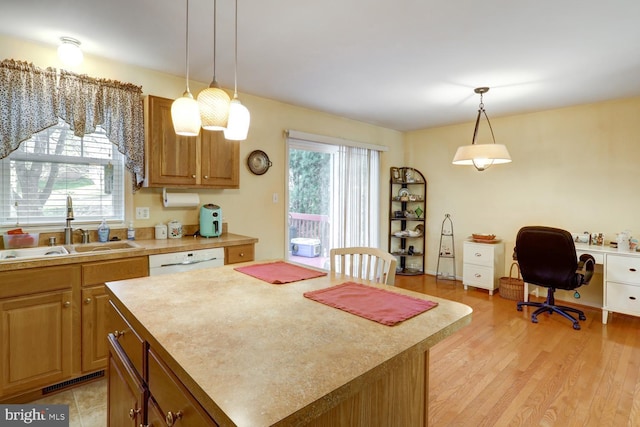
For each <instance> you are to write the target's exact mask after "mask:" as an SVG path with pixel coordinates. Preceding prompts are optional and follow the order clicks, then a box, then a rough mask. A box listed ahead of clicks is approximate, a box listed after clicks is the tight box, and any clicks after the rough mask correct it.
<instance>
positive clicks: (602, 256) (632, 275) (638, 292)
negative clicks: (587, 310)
mask: <svg viewBox="0 0 640 427" xmlns="http://www.w3.org/2000/svg"><path fill="white" fill-rule="evenodd" d="M575 245H576V254H577V255H578V257H580V255H582V254H590V255H592V256H593V258H594V259H595V260H596V264H601V265H602V266H603V272H604V277H603V283H602V292H603V295H602V323H604V324H606V323H607V319H608V317H609V312H610V311H613V312H616V313H624V314H630V315H632V316H640V252H632V251H629V250H621V249H614V248H612V247H610V246H590V245H588V244H586V243H576V244H575ZM524 300H525V301H528V300H529V285H528V283H526V282H525V284H524Z"/></svg>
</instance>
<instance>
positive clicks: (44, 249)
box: [0, 246, 69, 262]
mask: <svg viewBox="0 0 640 427" xmlns="http://www.w3.org/2000/svg"><path fill="white" fill-rule="evenodd" d="M64 255H69V251H68V250H67V249H66V248H65V247H64V246H39V247H36V248H22V249H5V250H2V251H0V262H1V261H16V260H23V259H29V258H49V257H57V256H64Z"/></svg>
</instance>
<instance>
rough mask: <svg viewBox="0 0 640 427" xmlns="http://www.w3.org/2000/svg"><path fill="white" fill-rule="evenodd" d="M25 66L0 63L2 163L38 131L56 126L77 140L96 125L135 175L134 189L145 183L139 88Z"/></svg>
mask: <svg viewBox="0 0 640 427" xmlns="http://www.w3.org/2000/svg"><path fill="white" fill-rule="evenodd" d="M57 77H58V73H57V71H56V70H55V69H54V68H47V69H46V70H42V69H40V68H38V67H35V66H33V65H32V64H28V63H26V62H21V61H14V60H4V61H2V63H0V114H1V116H0V159H1V158H4V157H7V156H8V155H9V154H10V153H11V152H12V151H14V150H15V149H17V148H18V146H19V145H20V143H21V142H22V141H25V140H27V139H29V138H30V137H31V135H33V134H34V133H36V132H39V131H41V130H43V129H45V128H47V127H49V126H53V125H54V124H56V123H57V122H58V117H59V118H61V119H63V120H64V121H65V122H66V123H68V124H69V126H70V127H71V129H72V130H73V132H74V134H75V135H76V136H83V135H85V134H88V133H92V132H95V130H96V127H97V126H98V125H100V126H101V127H102V128H103V129H104V130H105V132H106V135H107V138H108V139H109V141H111V142H112V143H113V144H115V145H116V146H117V147H118V151H119V152H120V153H122V154H123V155H124V156H125V158H126V160H125V165H126V168H127V170H128V171H130V172H131V173H132V175H133V178H134V179H133V183H134V190H135V189H137V188H139V187H140V186H141V185H142V181H143V180H144V109H143V103H142V87H141V86H136V85H133V84H130V83H122V82H118V81H115V80H107V79H98V78H93V77H89V76H86V75H78V74H75V73H72V72H69V71H65V70H60V72H59V79H58V86H57V87H56V78H57Z"/></svg>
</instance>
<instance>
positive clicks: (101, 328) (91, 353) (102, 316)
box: [82, 285, 109, 372]
mask: <svg viewBox="0 0 640 427" xmlns="http://www.w3.org/2000/svg"><path fill="white" fill-rule="evenodd" d="M108 307H109V297H108V296H107V292H106V291H105V288H104V285H102V286H93V287H90V288H86V289H83V290H82V371H83V372H89V371H95V370H99V369H102V368H104V367H105V366H106V364H107V358H108V357H109V347H108V346H107V339H106V336H107V327H108V325H107V308H108Z"/></svg>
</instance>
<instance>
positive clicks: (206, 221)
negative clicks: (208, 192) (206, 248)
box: [200, 203, 222, 237]
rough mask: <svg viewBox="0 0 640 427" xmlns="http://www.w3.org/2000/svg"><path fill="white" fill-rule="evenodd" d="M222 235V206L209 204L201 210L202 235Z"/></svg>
mask: <svg viewBox="0 0 640 427" xmlns="http://www.w3.org/2000/svg"><path fill="white" fill-rule="evenodd" d="M220 234H222V210H221V209H220V206H218V205H214V204H212V203H208V204H206V205H204V206H202V207H201V208H200V235H201V236H202V237H218V236H220Z"/></svg>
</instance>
